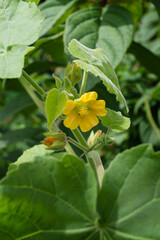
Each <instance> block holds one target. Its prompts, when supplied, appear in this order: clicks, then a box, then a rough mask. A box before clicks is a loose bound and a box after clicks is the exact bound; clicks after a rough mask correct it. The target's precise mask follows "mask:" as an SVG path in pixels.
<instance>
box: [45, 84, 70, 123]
mask: <svg viewBox="0 0 160 240" xmlns="http://www.w3.org/2000/svg"><path fill="white" fill-rule="evenodd" d="M67 99H68V97H67V94H66V93H65V92H62V93H60V92H59V91H58V89H56V88H54V89H52V90H50V91H49V92H48V95H47V98H46V103H45V108H46V113H47V120H48V127H49V128H50V126H51V124H52V123H53V122H54V121H55V120H56V118H57V117H59V115H60V114H62V112H63V109H64V107H65V103H66V102H67Z"/></svg>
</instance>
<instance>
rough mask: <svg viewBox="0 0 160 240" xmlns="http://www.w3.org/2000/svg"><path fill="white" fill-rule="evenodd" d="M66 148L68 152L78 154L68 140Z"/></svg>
mask: <svg viewBox="0 0 160 240" xmlns="http://www.w3.org/2000/svg"><path fill="white" fill-rule="evenodd" d="M65 149H66V152H68V153H70V154H72V155H75V156H76V154H75V152H74V151H73V149H72V147H71V146H70V144H69V143H68V142H67V144H66V146H65Z"/></svg>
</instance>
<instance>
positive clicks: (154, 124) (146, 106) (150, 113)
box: [137, 84, 160, 141]
mask: <svg viewBox="0 0 160 240" xmlns="http://www.w3.org/2000/svg"><path fill="white" fill-rule="evenodd" d="M137 87H138V89H139V90H140V92H141V93H142V94H143V95H144V104H145V108H146V115H147V118H148V120H149V123H150V125H151V127H152V128H153V131H154V132H155V134H156V135H157V138H158V140H159V141H160V130H159V128H158V126H157V124H156V123H155V121H154V118H153V116H152V112H151V108H150V104H149V101H148V98H147V96H146V94H145V93H144V91H143V89H142V87H141V86H140V85H139V84H138V85H137Z"/></svg>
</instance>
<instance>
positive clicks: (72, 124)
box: [63, 111, 78, 129]
mask: <svg viewBox="0 0 160 240" xmlns="http://www.w3.org/2000/svg"><path fill="white" fill-rule="evenodd" d="M63 124H64V126H65V127H67V128H70V129H76V128H77V127H78V115H77V114H76V113H75V112H74V111H72V112H71V113H70V114H68V116H67V117H66V119H65V120H64V121H63Z"/></svg>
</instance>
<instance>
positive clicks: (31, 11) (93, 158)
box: [0, 0, 160, 240]
mask: <svg viewBox="0 0 160 240" xmlns="http://www.w3.org/2000/svg"><path fill="white" fill-rule="evenodd" d="M32 2H33V3H30V2H29V3H27V2H24V1H21V0H14V1H11V0H5V1H4V0H0V13H1V17H0V21H1V23H2V25H1V28H0V33H1V35H0V36H1V37H0V64H1V65H0V78H2V79H9V78H10V79H11V78H18V79H19V81H20V83H21V84H22V86H23V87H24V89H25V90H26V91H27V93H28V94H29V95H30V97H31V98H32V99H33V101H34V102H35V104H36V105H37V107H38V108H39V109H40V110H41V112H42V113H43V114H44V116H45V117H46V123H47V124H46V125H47V127H48V132H46V133H45V138H44V140H43V144H40V145H37V146H34V147H32V148H31V149H28V150H26V151H25V152H24V153H23V154H22V156H20V157H19V158H18V160H17V161H16V162H15V163H12V164H11V165H10V166H9V169H8V172H7V176H6V177H5V178H3V179H2V180H1V182H0V239H3V240H23V239H26V240H51V239H55V240H56V239H57V240H59V239H64V240H82V239H83V240H84V239H85V240H111V239H115V240H126V239H127V240H153V239H155V240H156V239H160V215H159V214H157V212H158V211H159V210H160V207H159V206H160V198H159V195H160V184H159V183H160V177H159V176H160V174H159V172H160V164H159V159H160V153H159V152H157V153H155V152H154V151H153V149H152V147H151V146H150V145H147V144H143V145H139V146H137V147H135V148H132V149H130V150H126V151H124V152H123V153H121V154H119V155H117V157H116V158H115V159H114V160H113V162H112V163H111V164H110V166H109V167H108V168H107V169H106V170H104V168H103V164H102V162H101V158H100V149H101V148H103V146H105V145H109V144H111V143H112V142H113V141H114V139H113V138H112V137H111V135H110V133H111V132H112V131H115V132H123V131H125V130H127V129H128V128H129V126H130V120H129V118H127V117H124V116H123V115H122V114H121V112H116V111H114V110H112V109H109V108H108V107H107V103H105V101H104V100H103V99H101V98H100V96H99V97H98V95H97V93H96V92H95V91H90V92H85V86H86V84H87V80H88V78H87V76H88V72H89V73H91V74H92V75H94V76H96V77H99V79H100V80H101V81H102V83H103V84H104V91H106V92H107V91H108V92H109V93H111V94H114V95H115V97H116V99H117V101H119V102H120V103H121V104H123V105H124V106H125V107H126V110H127V111H128V107H127V103H126V100H125V98H124V96H123V94H122V92H121V89H120V86H119V82H118V79H117V76H116V73H115V71H114V69H113V67H112V65H111V63H110V61H109V60H108V58H107V56H106V55H107V49H108V51H109V47H108V46H109V44H108V43H107V45H105V47H104V50H105V52H104V50H102V49H101V48H95V49H91V48H89V47H86V46H85V45H84V44H82V43H81V42H80V41H78V40H76V39H70V40H71V41H69V42H68V43H69V47H68V44H66V48H67V47H68V49H67V50H66V51H67V52H68V53H70V54H71V55H72V56H73V58H74V61H73V63H69V64H68V66H67V68H66V72H65V76H64V78H62V79H60V78H59V77H57V76H55V75H53V77H54V79H55V83H56V86H55V87H54V88H52V89H50V90H49V91H48V92H45V91H44V90H43V88H41V86H39V85H38V84H37V82H36V81H34V79H33V78H32V77H31V76H30V75H28V74H27V73H26V72H25V71H24V70H23V66H24V56H25V55H26V54H27V53H28V51H30V50H32V48H31V47H29V45H30V44H32V43H33V42H34V41H36V40H37V39H38V35H39V34H40V31H41V34H42V35H43V34H44V32H45V29H44V27H43V29H42V30H41V27H42V26H41V24H42V19H43V18H42V16H41V13H40V10H38V8H37V7H36V5H35V3H36V4H38V2H39V1H32ZM34 2H35V3H34ZM55 2H56V1H52V2H51V1H50V0H48V1H47V2H46V3H45V4H47V5H48V4H51V3H55ZM75 2H76V1H74V0H72V1H69V3H68V1H57V3H58V4H59V6H58V4H57V7H59V8H60V9H62V7H63V5H65V4H66V5H65V6H66V10H67V11H68V9H69V7H70V6H73V5H74V4H75ZM55 5H56V4H55ZM120 9H121V10H122V13H121V16H124V15H125V16H126V15H127V16H128V23H130V13H129V12H127V10H126V9H124V8H122V7H117V6H116V7H113V8H112V7H108V6H107V7H106V8H105V9H104V12H103V16H104V18H103V17H102V22H101V23H100V34H102V32H103V25H104V22H110V21H109V20H110V17H111V19H113V16H115V15H116V16H119V11H118V10H120ZM84 11H86V10H80V12H79V13H78V14H82V16H83V17H84ZM91 11H94V12H96V14H97V12H98V14H97V16H98V17H97V18H99V17H100V9H97V8H93V9H89V12H91ZM108 12H109V13H108ZM60 13H61V14H60V15H63V11H60ZM105 14H106V15H105ZM22 16H23V17H22ZM88 16H93V15H88ZM106 16H107V18H106ZM74 18H75V14H73V15H72V16H71V17H70V18H69V19H68V22H67V28H66V32H65V37H64V40H65V41H66V42H67V41H68V38H69V37H70V35H69V34H67V32H69V31H70V26H72V24H71V25H70V23H73V22H74V21H73V19H74ZM119 19H121V18H119ZM22 20H23V21H22ZM121 20H122V19H121ZM45 21H46V20H45ZM54 21H55V22H56V21H57V16H56V17H55V19H54ZM45 24H46V23H45ZM117 25H118V22H117ZM6 26H7V27H6ZM106 27H108V25H107V26H106ZM113 28H114V26H112V29H111V31H114V30H113ZM126 29H127V32H128V33H129V32H130V33H131V34H132V29H133V27H132V26H129V28H128V27H127V28H126ZM22 31H23V34H22ZM124 32H125V34H126V31H125V30H124V29H123V30H122V31H120V32H119V33H117V32H116V35H117V34H119V38H120V39H121V37H122V36H123V33H124ZM101 40H102V39H99V41H98V45H100V43H101ZM111 40H112V39H111ZM115 41H116V40H115ZM129 42H130V34H129V35H127V36H126V39H125V41H124V45H123V48H122V49H121V50H120V51H119V52H118V53H117V54H118V55H117V56H118V57H117V59H114V58H112V61H113V62H114V64H113V65H114V67H115V66H116V65H117V62H118V61H119V60H120V58H121V57H122V53H123V52H124V51H125V49H126V48H127V46H128V44H129ZM112 50H113V49H111V50H110V51H109V54H110V55H112V53H111V52H112ZM82 72H83V74H82ZM82 75H83V76H82ZM12 80H13V79H11V80H10V81H12ZM76 83H78V84H79V86H80V90H79V91H77V88H76ZM35 92H37V93H38V95H36V94H35ZM108 101H110V99H108ZM99 119H100V121H101V123H102V124H103V125H104V126H106V127H107V129H108V130H107V131H106V132H101V129H99V131H97V132H94V131H92V128H93V127H94V126H95V125H97V124H98V122H99ZM59 122H60V123H61V122H63V124H64V126H66V127H67V128H69V129H71V131H72V135H73V136H75V138H73V137H70V136H68V135H67V134H66V133H65V132H64V131H62V129H60V127H59V124H58V123H59ZM79 127H80V129H79ZM90 130H91V133H90V137H89V138H88V141H87V142H86V140H85V138H84V135H83V132H86V131H87V132H88V131H90ZM73 145H74V146H75V147H76V148H78V149H81V151H82V152H83V153H82V155H81V156H77V154H76V151H74V150H73ZM64 149H65V150H64ZM155 169H156V171H155ZM153 173H154V178H153ZM150 179H152V181H150Z"/></svg>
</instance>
